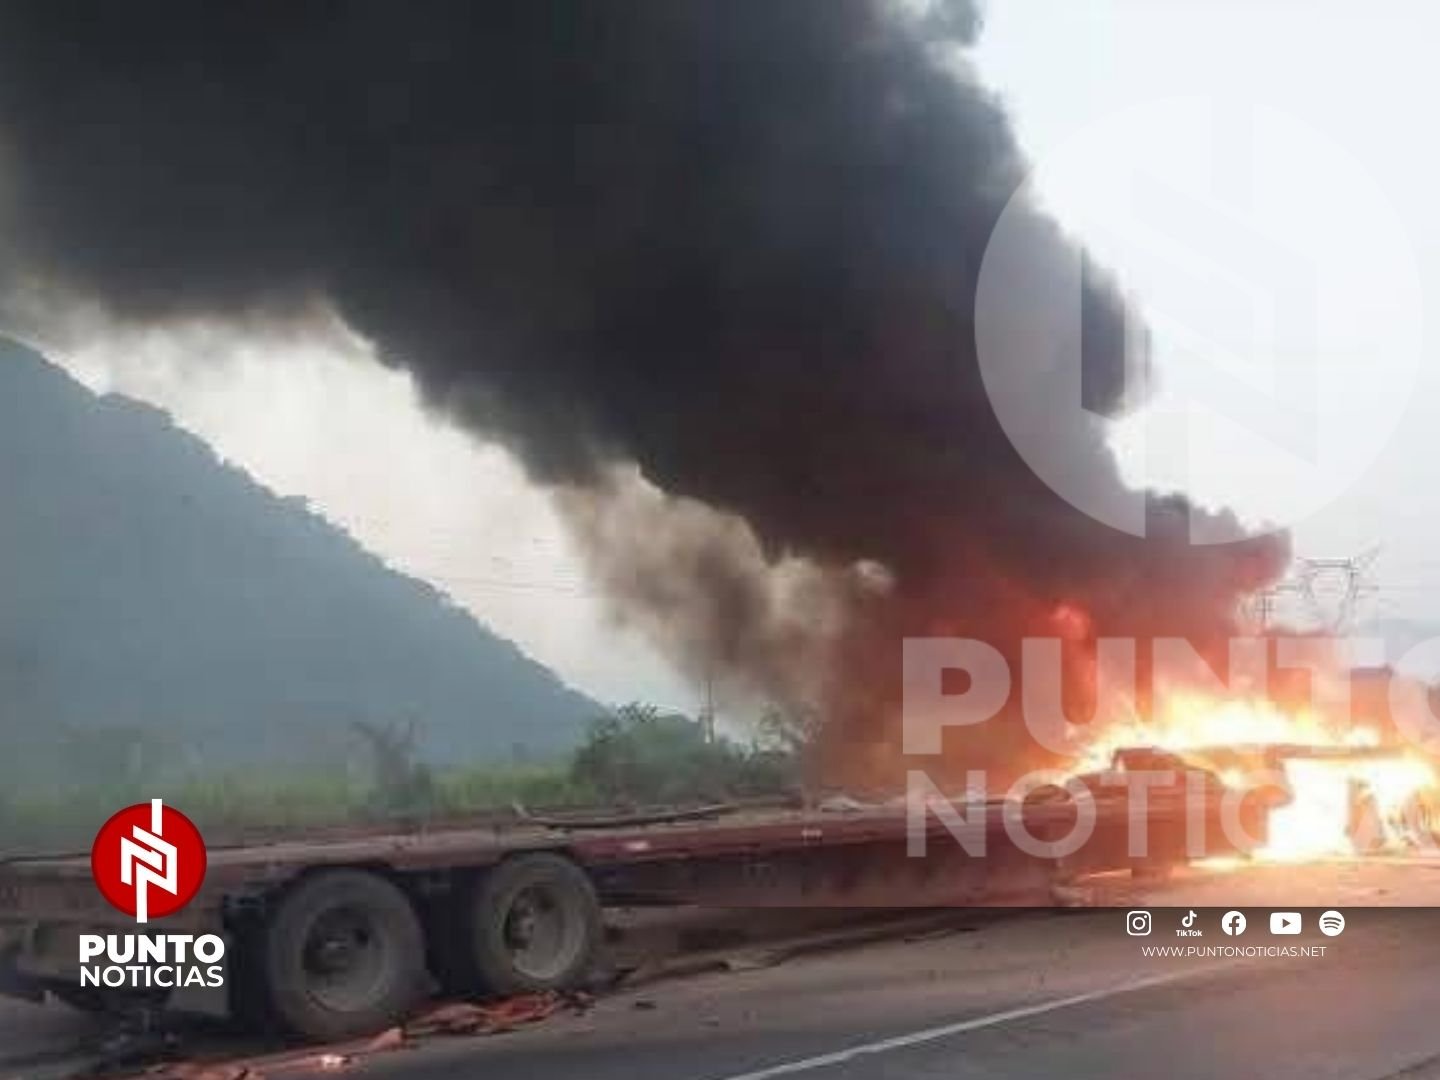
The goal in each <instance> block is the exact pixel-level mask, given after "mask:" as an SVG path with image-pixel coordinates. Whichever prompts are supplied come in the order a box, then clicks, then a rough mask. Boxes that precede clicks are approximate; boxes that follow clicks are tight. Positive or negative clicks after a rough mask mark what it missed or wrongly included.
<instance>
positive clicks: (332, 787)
mask: <svg viewBox="0 0 1440 1080" xmlns="http://www.w3.org/2000/svg"><path fill="white" fill-rule="evenodd" d="M157 797H158V798H163V799H164V800H165V802H166V803H167V804H168V805H170V806H174V807H175V808H176V809H178V810H181V811H183V812H184V813H185V814H186V815H187V816H188V817H190V818H191V820H193V821H194V822H195V823H196V824H197V825H198V826H199V827H200V829H201V831H202V832H203V833H205V835H206V837H207V839H209V840H210V841H211V842H216V841H219V840H221V839H223V838H225V837H234V836H239V835H246V834H255V833H263V832H267V831H270V830H283V829H291V828H316V827H324V826H330V825H343V824H355V823H366V822H380V821H385V820H408V821H414V820H427V819H440V818H447V817H461V816H464V815H467V814H476V813H482V812H486V811H494V810H505V809H508V808H509V807H511V806H512V805H513V804H515V803H521V804H524V805H525V806H527V807H564V806H580V805H584V804H586V803H587V802H588V803H591V804H594V803H595V802H596V801H598V800H596V798H595V797H594V795H593V793H592V792H589V791H586V790H585V789H584V788H583V786H581V785H577V784H576V783H574V782H573V781H572V780H571V778H570V766H569V763H568V762H553V763H543V764H527V765H498V766H497V765H484V766H470V767H465V768H457V769H450V770H443V771H438V772H436V773H434V774H433V775H432V776H431V778H430V783H429V786H428V787H427V788H426V789H425V791H424V792H423V793H422V794H420V795H418V796H417V797H415V798H413V799H411V800H409V801H407V802H402V803H398V804H397V803H396V801H395V800H393V799H390V800H387V799H385V798H383V797H382V795H381V794H380V793H379V792H378V791H377V790H376V789H375V787H374V785H373V784H372V783H371V782H370V781H369V780H368V779H366V778H358V777H353V776H350V775H347V774H346V773H343V772H320V771H313V772H292V773H286V772H275V771H262V770H255V771H247V772H241V773H226V774H222V775H218V776H214V777H209V778H204V779H191V780H185V781H177V782H170V783H163V782H162V783H153V784H145V785H143V787H139V786H137V787H134V788H131V787H130V786H128V785H126V786H106V785H95V786H87V787H85V788H79V789H69V790H52V791H48V792H27V793H24V794H20V795H12V796H10V797H9V798H7V799H5V800H4V801H3V802H0V851H59V850H75V851H78V850H83V849H85V848H88V847H89V845H90V842H91V840H92V839H93V838H94V835H95V832H96V831H97V830H98V829H99V828H100V826H101V824H103V823H104V821H105V819H106V818H108V817H109V816H110V815H111V814H113V813H114V812H115V811H116V810H119V809H121V808H122V807H125V806H129V805H131V804H133V803H137V802H144V801H146V800H148V799H151V798H157Z"/></svg>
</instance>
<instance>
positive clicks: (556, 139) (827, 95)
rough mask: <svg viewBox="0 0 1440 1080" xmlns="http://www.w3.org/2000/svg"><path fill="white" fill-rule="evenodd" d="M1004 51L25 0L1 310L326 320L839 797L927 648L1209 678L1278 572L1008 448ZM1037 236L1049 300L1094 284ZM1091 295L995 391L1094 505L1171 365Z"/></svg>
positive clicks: (869, 0)
mask: <svg viewBox="0 0 1440 1080" xmlns="http://www.w3.org/2000/svg"><path fill="white" fill-rule="evenodd" d="M978 24H979V19H978V17H977V14H976V11H975V10H974V9H973V7H972V5H971V4H969V3H966V2H956V0H948V2H937V3H931V4H929V5H920V6H917V5H910V4H903V5H902V4H896V3H889V2H885V0H791V2H787V3H784V4H740V5H737V4H732V3H728V2H726V0H685V2H680V3H676V2H674V0H632V2H628V3H624V4H606V5H592V6H582V7H576V6H574V5H572V4H560V3H553V2H549V0H514V2H498V3H488V4H483V5H474V4H460V3H453V4H427V5H423V6H419V7H410V8H406V9H405V10H404V11H401V10H399V9H397V8H396V7H395V6H394V5H393V4H388V3H379V2H360V3H354V4H347V5H344V6H340V7H333V6H327V7H309V6H286V7H283V8H267V9H266V11H265V13H264V16H263V17H260V16H259V15H258V13H257V12H255V11H254V10H252V9H248V8H242V9H232V10H221V11H217V10H213V9H211V8H209V7H200V6H197V5H194V4H190V3H179V2H174V0H161V2H158V3H154V4H147V5H145V6H144V7H142V8H138V9H137V8H133V7H128V6H126V7H120V6H109V7H102V8H99V9H97V10H95V11H93V12H91V13H89V15H88V16H87V18H86V19H84V20H80V21H76V20H74V19H72V18H70V17H69V16H68V15H67V13H66V12H65V11H64V10H63V9H57V8H56V7H55V5H53V4H47V3H42V2H35V3H27V2H20V3H12V4H8V5H6V7H5V10H4V11H3V13H0V162H3V182H0V194H3V198H4V203H3V208H0V222H3V225H4V228H3V232H0V235H3V236H4V238H5V240H4V243H5V245H6V246H5V247H4V248H0V284H3V285H4V286H5V288H6V290H7V292H8V295H9V298H10V303H11V306H12V308H13V309H15V310H19V309H20V307H22V306H23V303H24V302H25V301H27V300H28V301H32V302H33V301H36V299H37V298H39V300H40V301H41V302H43V303H44V304H45V305H49V310H50V311H51V312H52V313H53V312H55V311H60V312H63V311H64V310H65V309H66V307H67V305H69V304H70V303H72V302H74V301H77V300H78V301H85V302H98V303H100V304H101V305H103V306H104V307H105V308H106V309H107V310H108V311H109V312H110V313H111V314H112V315H113V316H114V317H116V318H118V319H122V320H139V321H145V322H165V321H174V320H187V319H201V320H256V319H259V320H281V319H305V318H309V317H312V316H313V313H314V312H315V311H316V310H317V309H324V310H327V311H331V312H334V313H338V315H339V316H340V317H341V318H342V319H343V320H344V321H345V322H346V323H347V324H348V325H349V326H350V327H352V328H353V329H355V330H356V331H358V332H359V333H361V334H363V335H365V336H366V337H368V338H369V339H371V340H372V341H373V342H374V343H375V344H376V347H377V349H378V352H379V354H380V355H381V356H382V358H383V359H384V360H385V361H386V362H387V363H390V364H397V365H403V366H404V367H405V368H407V369H408V370H410V371H411V372H413V373H414V375H415V377H416V379H417V380H418V382H419V385H420V386H421V387H422V388H423V391H424V393H425V395H426V398H427V400H428V401H429V402H430V404H431V405H432V406H434V407H435V408H436V409H437V410H440V411H442V412H443V413H444V414H445V415H447V416H449V417H451V418H454V419H456V420H458V421H460V422H462V423H464V424H466V425H468V426H470V427H471V428H473V429H474V430H475V431H477V432H479V433H482V434H484V435H486V436H487V437H493V438H497V439H499V440H502V441H503V442H504V443H505V444H506V445H508V446H509V447H510V448H511V449H513V450H514V451H515V453H516V454H517V455H518V456H519V458H520V459H521V460H522V461H523V462H524V463H525V465H526V466H527V468H528V469H529V471H530V474H531V475H532V476H533V477H534V478H535V479H536V480H537V481H539V482H541V483H543V484H546V485H549V486H551V487H552V488H553V489H554V490H555V491H556V492H557V493H559V494H560V495H561V505H562V506H563V507H565V508H566V510H567V511H568V512H569V514H570V516H571V518H572V520H573V521H574V522H575V525H576V528H577V533H578V535H579V536H580V537H581V538H582V539H583V540H585V541H586V542H587V543H588V545H589V547H588V551H589V555H590V557H591V559H592V561H593V564H594V567H595V571H596V575H597V577H598V578H599V579H600V580H601V581H602V582H603V583H604V584H605V586H606V587H607V589H608V591H609V595H610V596H611V597H613V599H614V602H615V605H616V609H617V612H618V613H619V614H620V615H621V617H624V618H627V619H631V620H634V621H636V622H638V623H640V624H641V625H644V626H646V627H649V628H651V629H655V630H657V634H656V636H657V640H659V642H660V643H661V644H662V646H664V647H666V648H668V649H669V650H670V651H671V653H672V655H673V656H674V658H675V659H676V660H677V661H678V662H679V663H680V664H681V665H682V666H683V667H684V668H685V669H686V670H688V671H690V672H692V673H694V674H696V675H697V676H699V675H700V674H701V673H705V674H707V675H712V676H714V677H715V678H716V679H717V680H719V681H720V682H721V683H722V684H724V685H725V686H729V687H732V688H735V689H736V690H739V691H743V692H745V693H748V694H753V695H758V696H762V697H765V698H768V699H770V700H772V701H775V702H778V703H780V704H782V705H784V706H786V707H790V708H794V709H815V708H818V709H819V711H820V712H821V713H822V714H823V715H825V716H826V717H827V725H826V728H825V737H824V739H823V740H822V747H821V761H820V767H821V768H822V769H823V770H824V771H825V773H826V774H827V775H829V776H832V777H834V778H837V779H841V780H844V779H847V778H850V779H866V780H869V779H873V778H875V777H883V778H888V779H890V780H893V779H894V778H895V777H897V776H898V775H899V774H900V773H899V770H900V769H901V768H902V763H901V762H900V760H899V759H898V757H897V755H898V751H897V750H895V749H894V747H895V744H896V743H897V741H898V740H897V739H896V726H897V724H898V719H897V717H896V713H897V710H898V700H899V650H900V641H901V639H902V638H903V637H905V636H912V635H939V634H948V635H967V636H972V637H976V638H980V639H983V640H985V641H989V642H993V643H995V645H996V646H997V647H998V648H1000V650H1001V651H1002V652H1003V653H1005V654H1006V655H1007V656H1009V657H1012V658H1013V657H1014V656H1015V655H1016V654H1017V652H1018V649H1019V642H1020V641H1021V639H1022V638H1023V637H1025V636H1027V635H1034V634H1050V633H1060V634H1061V636H1065V637H1067V638H1069V639H1071V640H1073V641H1075V642H1076V643H1077V646H1078V645H1083V643H1084V642H1087V641H1093V640H1094V639H1096V638H1098V637H1102V636H1127V637H1135V638H1141V639H1146V638H1150V637H1154V636H1160V635H1164V636H1173V637H1178V638H1183V639H1186V640H1188V641H1190V642H1192V643H1193V644H1194V645H1195V647H1196V648H1197V649H1199V650H1200V651H1202V652H1207V651H1210V650H1213V649H1214V648H1216V647H1217V645H1218V643H1219V642H1221V641H1223V640H1224V639H1225V638H1227V637H1228V636H1229V634H1230V632H1231V631H1232V629H1233V625H1232V617H1233V613H1234V611H1235V608H1236V602H1237V599H1238V598H1239V597H1241V596H1242V595H1243V594H1245V593H1246V592H1248V591H1249V590H1252V589H1255V588H1256V587H1258V586H1261V585H1263V584H1264V583H1266V582H1267V581H1268V580H1270V579H1271V578H1272V577H1273V576H1274V575H1275V574H1276V573H1277V572H1278V571H1279V569H1280V568H1281V567H1282V566H1283V564H1284V562H1285V559H1286V544H1285V541H1284V540H1283V539H1282V538H1278V537H1251V536H1247V535H1246V534H1245V532H1244V530H1242V528H1241V527H1240V526H1239V525H1238V524H1237V523H1236V522H1235V521H1234V520H1233V519H1232V518H1231V517H1229V516H1228V515H1226V514H1223V513H1222V514H1215V513H1211V512H1210V511H1206V510H1202V509H1199V508H1197V507H1194V506H1191V505H1189V504H1188V503H1187V502H1186V501H1185V500H1183V499H1182V498H1180V497H1178V496H1173V495H1167V496H1163V497H1161V496H1156V497H1154V498H1152V500H1151V503H1150V513H1149V519H1150V520H1149V528H1148V535H1147V536H1146V537H1145V538H1144V539H1140V538H1136V537H1130V536H1122V535H1119V534H1117V533H1115V532H1114V531H1112V530H1111V529H1109V528H1108V527H1106V526H1104V525H1101V524H1099V523H1097V522H1095V521H1093V520H1092V519H1090V518H1089V517H1087V516H1086V515H1085V514H1084V513H1082V512H1080V511H1079V510H1076V509H1074V508H1073V507H1072V506H1071V505H1070V504H1068V503H1067V502H1066V501H1064V500H1063V499H1061V498H1060V497H1059V496H1057V495H1056V494H1055V493H1054V492H1052V491H1051V490H1050V489H1049V488H1048V487H1046V486H1045V485H1044V484H1043V483H1042V482H1041V481H1040V480H1039V479H1037V478H1036V476H1035V475H1034V474H1033V473H1032V472H1031V471H1030V469H1029V468H1028V467H1027V466H1026V464H1025V463H1024V462H1023V461H1022V460H1021V459H1020V457H1019V456H1018V455H1017V453H1016V452H1015V450H1014V449H1013V448H1012V446H1011V445H1010V443H1009V442H1008V440H1007V439H1006V437H1005V435H1004V434H1003V432H1002V431H1001V429H1000V427H999V425H998V424H997V422H996V419H995V416H994V414H993V412H992V409H991V406H990V403H989V400H988V398H987V395H986V391H985V387H984V385H983V384H982V380H981V378H980V375H979V373H978V371H977V365H976V358H975V344H974V341H975V326H974V322H975V318H974V316H975V313H974V297H975V292H976V281H977V275H978V273H979V267H980V264H981V260H982V256H983V255H984V253H985V251H986V245H987V243H988V241H989V238H990V235H991V231H992V229H993V227H994V225H995V223H996V221H997V219H998V217H999V216H1000V214H1001V212H1002V210H1004V209H1005V207H1006V204H1007V202H1009V201H1010V200H1011V199H1012V197H1013V196H1014V195H1015V193H1016V191H1017V189H1018V188H1019V187H1020V185H1021V183H1022V181H1023V180H1024V178H1025V173H1026V166H1025V162H1024V161H1023V160H1022V158H1021V156H1020V154H1019V153H1018V151H1017V149H1016V146H1015V141H1014V137H1013V134H1012V132H1011V129H1010V126H1009V124H1008V122H1007V120H1006V117H1005V115H1004V113H1003V111H1002V109H1001V108H1000V106H999V104H998V103H997V102H996V100H995V99H994V98H993V97H992V96H991V95H990V94H989V93H988V92H986V91H985V90H984V89H983V88H981V87H980V86H979V85H978V84H977V82H976V81H975V78H974V75H973V73H972V72H971V70H970V69H969V67H968V65H967V62H966V59H965V48H966V46H968V45H969V44H970V43H971V42H972V41H973V40H974V37H975V34H976V33H977V28H978ZM62 133H63V137H62ZM1012 212H1013V210H1012ZM1029 219H1030V222H1029V228H1028V229H1026V230H1022V231H1023V232H1024V233H1025V234H1026V236H1027V237H1028V240H1027V243H1028V244H1029V249H1028V250H1027V251H1025V252H1024V253H1023V255H1024V259H1025V262H1026V263H1027V264H1029V265H1031V266H1033V267H1034V268H1035V269H1036V272H1037V273H1040V274H1042V275H1043V274H1044V273H1045V272H1047V270H1048V269H1050V268H1052V267H1063V266H1064V265H1066V264H1067V263H1068V262H1069V261H1071V260H1073V259H1075V258H1076V252H1075V251H1074V249H1073V247H1072V246H1071V245H1070V243H1069V242H1068V241H1067V240H1066V239H1065V238H1064V237H1063V235H1062V234H1061V232H1060V230H1059V229H1058V228H1057V227H1056V226H1055V225H1054V224H1052V223H1051V222H1049V221H1048V220H1046V219H1045V217H1044V216H1043V215H1042V214H1041V213H1040V212H1039V210H1038V209H1032V210H1030V211H1029ZM1082 289H1083V296H1082V310H1083V312H1084V315H1085V325H1084V331H1083V340H1082V341H1080V342H1078V343H1077V342H1068V343H1067V342H1063V341H1051V342H1044V341H1040V342H1036V343H1034V347H1033V348H1030V349H1020V348H1017V349H1016V350H1015V353H1014V355H1013V356H1010V357H1008V365H1009V369H1010V371H1011V372H1012V373H1013V378H1014V379H1015V380H1016V382H1017V383H1023V386H1024V389H1025V393H1026V395H1027V400H1030V401H1033V405H1034V415H1035V417H1036V419H1037V422H1038V423H1039V424H1040V425H1041V426H1042V429H1043V430H1048V431H1051V432H1052V436H1053V439H1054V440H1055V444H1056V445H1055V450H1054V453H1055V455H1056V456H1057V458H1058V459H1060V460H1065V461H1067V462H1069V463H1071V467H1072V468H1073V472H1074V476H1075V477H1079V478H1084V481H1085V483H1086V484H1088V485H1090V486H1091V487H1092V488H1093V490H1094V491H1095V492H1096V498H1097V500H1099V501H1101V502H1103V501H1104V500H1105V499H1107V498H1111V497H1114V498H1120V497H1122V496H1124V495H1125V494H1126V491H1125V488H1124V485H1123V483H1122V481H1121V479H1120V476H1119V473H1118V471H1117V468H1116V464H1115V462H1114V460H1113V458H1112V455H1111V452H1110V450H1109V448H1108V446H1107V444H1106V441H1105V418H1106V417H1109V416H1113V415H1115V414H1116V413H1117V412H1119V411H1120V410H1122V409H1124V408H1126V407H1128V406H1130V405H1131V404H1133V402H1134V399H1135V397H1136V394H1135V390H1136V387H1137V386H1143V384H1144V381H1145V369H1146V357H1145V356H1144V355H1143V342H1140V343H1138V344H1137V341H1139V339H1141V338H1143V335H1139V334H1136V333H1135V332H1134V323H1135V319H1134V314H1133V312H1130V311H1128V310H1127V305H1126V303H1125V301H1124V299H1123V297H1122V296H1121V294H1120V292H1119V290H1118V288H1117V287H1116V286H1115V284H1113V283H1112V282H1111V281H1109V280H1108V279H1107V278H1106V277H1105V276H1104V275H1103V274H1101V273H1098V272H1096V271H1095V270H1094V268H1093V267H1090V266H1089V265H1088V264H1087V268H1086V273H1085V275H1084V278H1083V282H1082ZM1015 302H1016V303H1017V304H1024V303H1025V302H1026V300H1025V297H1023V296H1017V297H1016V299H1015ZM52 326H53V323H52ZM1067 345H1069V346H1074V348H1071V349H1067V348H1066V346H1067ZM1069 352H1074V353H1075V354H1076V355H1077V356H1078V357H1079V363H1080V366H1081V368H1082V370H1081V371H1080V372H1079V373H1078V374H1079V385H1080V386H1081V391H1082V397H1083V401H1084V404H1085V406H1086V408H1087V410H1088V412H1086V413H1084V414H1080V415H1083V416H1084V419H1083V420H1079V419H1076V416H1077V413H1078V411H1077V410H1075V409H1073V408H1072V407H1070V404H1071V403H1070V402H1069V401H1068V400H1066V399H1067V396H1068V394H1069V393H1070V390H1069V388H1070V386H1071V385H1072V382H1073V377H1074V375H1075V373H1073V372H1066V371H1064V370H1062V369H1061V366H1057V359H1056V357H1057V356H1061V355H1067V354H1068V353H1069ZM1062 366H1063V365H1062ZM637 500H638V501H639V502H640V503H642V504H643V505H644V508H645V512H644V513H639V514H637V513H634V508H635V506H636V504H637ZM1197 522H1199V523H1201V526H1203V528H1202V527H1200V526H1197ZM1192 529H1193V530H1196V531H1203V532H1204V533H1205V534H1207V535H1208V536H1209V537H1210V538H1212V539H1213V538H1216V537H1229V538H1230V539H1232V540H1233V541H1235V542H1234V543H1232V544H1228V545H1215V544H1211V545H1208V546H1196V545H1192V544H1191V543H1190V542H1189V538H1190V536H1191V535H1192ZM1073 668H1074V671H1075V673H1074V674H1073V675H1072V676H1071V681H1072V683H1073V685H1071V686H1070V687H1069V690H1070V691H1071V693H1070V701H1071V707H1072V708H1073V709H1075V710H1076V711H1077V712H1078V713H1081V714H1084V713H1085V712H1086V710H1087V708H1088V706H1089V704H1090V703H1089V702H1088V701H1087V698H1086V695H1087V686H1088V684H1087V681H1086V679H1085V677H1084V664H1083V657H1082V658H1081V659H1078V660H1077V662H1076V664H1075V665H1073ZM952 734H953V735H955V736H956V740H955V745H954V750H955V751H956V752H957V753H960V754H962V755H963V757H964V760H965V762H966V764H967V765H979V766H983V767H988V768H991V769H993V770H996V771H997V773H1001V774H1002V775H1003V774H1004V772H1005V771H1006V770H1009V771H1011V772H1013V771H1015V770H1018V769H1022V768H1024V767H1026V766H1027V765H1028V764H1032V763H1033V760H1032V759H1034V758H1035V757H1036V756H1037V754H1036V751H1035V748H1034V747H1033V746H1032V745H1031V744H1030V743H1029V742H1028V740H1027V739H1026V737H1025V733H1024V730H1023V726H1022V725H1021V724H1020V723H1019V722H1018V718H1015V719H1014V720H1013V722H1008V723H1005V724H999V725H990V726H987V727H986V728H985V729H983V730H979V731H970V732H955V733H952Z"/></svg>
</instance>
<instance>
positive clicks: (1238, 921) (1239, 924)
mask: <svg viewBox="0 0 1440 1080" xmlns="http://www.w3.org/2000/svg"><path fill="white" fill-rule="evenodd" d="M1220 929H1221V930H1224V931H1225V933H1227V934H1231V935H1233V936H1235V937H1239V936H1240V935H1241V934H1243V933H1244V932H1245V915H1244V913H1243V912H1239V911H1227V912H1226V913H1225V915H1224V917H1223V918H1222V919H1221V920H1220Z"/></svg>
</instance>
